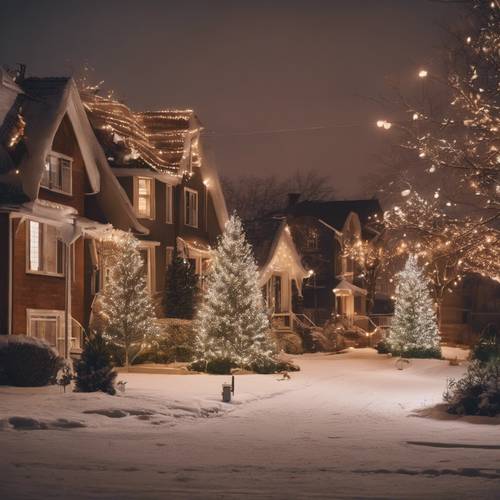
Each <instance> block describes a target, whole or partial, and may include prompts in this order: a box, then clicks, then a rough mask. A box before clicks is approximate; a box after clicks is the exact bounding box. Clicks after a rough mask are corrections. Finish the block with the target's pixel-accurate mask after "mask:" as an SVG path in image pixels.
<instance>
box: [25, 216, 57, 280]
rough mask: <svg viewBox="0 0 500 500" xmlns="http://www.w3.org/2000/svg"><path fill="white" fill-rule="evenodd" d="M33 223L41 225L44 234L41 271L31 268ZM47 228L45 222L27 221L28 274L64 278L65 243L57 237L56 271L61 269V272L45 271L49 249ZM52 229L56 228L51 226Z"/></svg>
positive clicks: (40, 257) (40, 258)
mask: <svg viewBox="0 0 500 500" xmlns="http://www.w3.org/2000/svg"><path fill="white" fill-rule="evenodd" d="M32 223H36V224H39V227H41V234H42V244H41V246H42V253H41V255H40V256H39V260H40V265H41V269H32V268H31V252H32V249H31V224H32ZM47 227H48V224H46V223H44V222H39V221H36V220H31V219H28V220H27V221H26V273H28V274H40V275H44V276H57V277H62V276H64V268H65V266H64V253H65V252H64V243H63V242H62V240H61V239H60V238H57V237H56V242H55V249H54V251H55V262H56V269H61V272H58V271H55V272H54V271H47V270H46V269H44V261H45V257H44V254H45V253H46V252H47V251H48V249H49V247H48V245H47V236H46V235H47ZM51 227H54V226H51ZM59 244H60V245H61V252H60V257H61V265H60V266H59V259H58V257H59V252H58V245H59Z"/></svg>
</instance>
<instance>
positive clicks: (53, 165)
mask: <svg viewBox="0 0 500 500" xmlns="http://www.w3.org/2000/svg"><path fill="white" fill-rule="evenodd" d="M72 164H73V159H72V158H71V157H69V156H66V155H63V154H61V153H56V152H55V151H51V152H50V153H49V154H48V155H47V158H46V159H45V165H44V169H43V175H42V181H41V186H42V187H44V188H46V189H50V191H55V192H56V193H63V194H68V195H71V194H72V182H71V178H72V175H71V169H72Z"/></svg>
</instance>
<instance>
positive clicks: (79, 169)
mask: <svg viewBox="0 0 500 500" xmlns="http://www.w3.org/2000/svg"><path fill="white" fill-rule="evenodd" d="M52 150H53V151H56V152H57V153H62V154H64V155H66V156H70V157H71V158H73V163H72V173H71V175H72V195H71V196H70V195H66V194H63V193H55V192H53V191H50V190H48V189H46V188H43V187H41V188H40V192H39V195H38V196H39V198H41V199H44V200H48V201H52V202H54V203H60V204H62V205H68V206H70V207H74V208H76V209H77V210H78V213H79V214H84V212H85V193H88V192H90V189H91V188H90V183H89V181H88V176H87V172H86V169H85V164H84V162H83V158H82V154H81V152H80V147H79V146H78V142H77V139H76V136H75V133H74V131H73V127H72V125H71V122H70V120H69V118H68V117H67V116H65V117H64V118H63V120H62V122H61V125H60V126H59V129H58V131H57V132H56V135H55V137H54V142H53V144H52Z"/></svg>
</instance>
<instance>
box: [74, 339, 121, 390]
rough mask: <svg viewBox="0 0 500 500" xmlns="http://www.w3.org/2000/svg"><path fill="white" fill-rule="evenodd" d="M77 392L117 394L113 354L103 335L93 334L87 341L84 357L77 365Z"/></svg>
mask: <svg viewBox="0 0 500 500" xmlns="http://www.w3.org/2000/svg"><path fill="white" fill-rule="evenodd" d="M75 371H76V378H75V380H76V384H75V392H97V391H102V392H105V393H107V394H111V395H114V394H116V390H115V379H116V375H117V374H116V372H115V371H114V369H113V366H112V361H111V353H110V350H109V347H108V345H107V344H106V341H105V340H104V338H103V336H102V334H101V333H95V332H94V333H92V334H91V335H90V336H89V337H87V339H86V340H85V345H84V347H83V352H82V357H81V359H80V360H79V361H78V362H77V363H76V369H75Z"/></svg>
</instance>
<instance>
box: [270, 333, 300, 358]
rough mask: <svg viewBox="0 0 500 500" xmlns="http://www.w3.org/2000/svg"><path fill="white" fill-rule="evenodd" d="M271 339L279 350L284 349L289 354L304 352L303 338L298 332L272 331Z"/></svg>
mask: <svg viewBox="0 0 500 500" xmlns="http://www.w3.org/2000/svg"><path fill="white" fill-rule="evenodd" d="M271 339H272V341H273V342H274V344H275V345H276V350H277V351H278V352H280V351H284V352H286V353H288V354H302V353H303V352H304V348H303V347H302V339H301V338H300V336H299V335H298V334H296V333H286V332H272V333H271Z"/></svg>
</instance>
